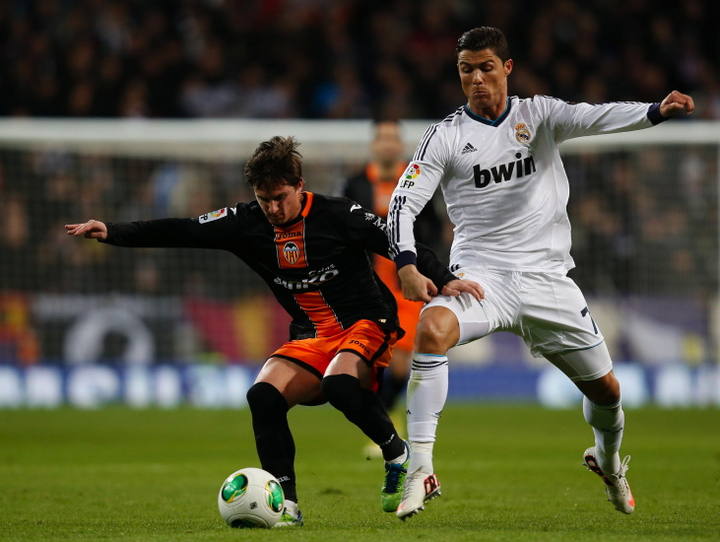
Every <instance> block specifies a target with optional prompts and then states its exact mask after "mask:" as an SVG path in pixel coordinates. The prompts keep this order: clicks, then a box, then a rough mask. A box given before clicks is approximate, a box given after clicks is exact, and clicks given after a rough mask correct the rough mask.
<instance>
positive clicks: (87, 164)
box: [0, 119, 720, 366]
mask: <svg viewBox="0 0 720 542" xmlns="http://www.w3.org/2000/svg"><path fill="white" fill-rule="evenodd" d="M429 124H430V121H408V122H404V123H402V125H403V134H404V138H405V140H406V142H407V150H408V155H409V154H411V152H412V150H413V147H414V146H415V144H416V142H417V141H418V140H419V139H420V137H421V136H422V134H423V133H424V131H425V129H426V128H427V126H428V125H429ZM371 133H372V126H371V123H370V122H369V121H299V120H157V121H155V120H51V119H5V120H0V225H1V226H2V227H1V228H0V314H1V315H3V316H4V318H2V319H0V356H2V358H3V360H4V361H9V362H10V363H14V364H34V363H37V362H53V361H55V362H62V363H67V364H86V363H89V362H93V361H96V360H98V359H100V360H104V361H106V362H110V363H118V362H120V361H122V362H123V363H130V364H136V365H152V364H157V363H164V362H176V363H181V364H182V363H190V362H197V361H214V362H228V363H234V362H247V361H248V360H250V361H255V362H257V361H260V360H262V359H263V357H264V355H265V354H267V352H268V351H270V349H271V348H273V347H274V345H276V344H278V343H280V342H282V341H283V340H285V338H286V325H287V318H286V316H285V315H284V314H283V313H282V311H281V310H279V309H277V308H276V307H275V304H274V303H272V302H270V301H269V294H268V292H267V289H266V288H265V286H264V285H263V284H262V283H261V282H260V281H259V279H257V277H255V276H254V275H253V274H252V273H251V272H250V271H249V270H247V269H246V268H245V267H244V266H243V265H242V264H241V263H239V262H238V261H237V259H235V258H234V257H233V256H231V255H229V254H224V253H215V252H211V251H201V250H189V251H188V250H185V251H180V250H166V251H161V250H150V249H142V250H128V249H118V248H109V247H106V246H103V245H99V244H97V243H94V242H93V243H91V242H89V241H83V240H79V239H70V238H67V237H66V236H64V232H63V224H64V223H67V222H74V221H80V220H86V219H88V218H98V219H102V220H106V221H125V220H139V219H147V218H159V217H163V216H199V215H200V214H203V213H205V212H207V211H210V210H213V209H217V208H219V207H223V206H226V205H228V204H232V203H234V202H236V201H243V200H245V201H247V200H248V199H249V198H251V197H252V194H251V193H250V192H249V191H248V190H247V188H246V187H245V181H244V179H243V173H242V169H243V165H244V161H245V160H246V159H247V158H248V156H249V155H250V153H251V152H252V151H253V150H254V148H255V147H256V146H257V144H258V143H259V142H260V141H262V140H265V139H268V138H270V137H272V136H274V135H293V136H295V137H297V139H298V140H299V141H300V142H301V148H300V150H301V152H302V154H303V156H304V160H305V165H304V176H305V178H306V180H307V181H308V185H309V189H311V190H316V191H318V192H324V193H331V194H332V193H337V192H338V187H339V186H340V183H341V182H342V180H343V179H344V178H345V177H346V176H348V175H350V174H351V173H353V172H354V171H356V170H357V169H359V168H360V167H362V165H363V162H364V161H365V160H366V159H367V158H368V144H369V142H370V137H371ZM561 150H562V153H563V159H564V162H565V165H566V169H567V172H568V177H569V179H570V183H571V191H570V194H571V195H570V203H569V206H568V210H569V213H570V216H571V222H572V224H573V256H574V258H575V260H576V263H577V265H578V268H577V269H576V270H575V271H573V274H572V275H571V276H573V278H574V279H575V280H576V281H577V282H578V283H579V284H580V285H581V287H582V288H583V291H584V292H585V293H586V295H587V296H588V297H589V298H590V301H591V306H592V308H593V312H594V314H595V318H596V320H598V321H600V322H601V325H602V327H603V331H604V333H605V335H606V337H607V339H608V343H609V345H610V347H611V350H613V353H614V356H615V358H616V359H627V360H628V361H639V362H641V363H645V364H648V365H659V364H670V363H678V364H684V365H690V366H693V365H695V366H701V365H707V364H717V363H718V362H720V346H718V345H719V344H720V338H719V337H718V335H719V333H720V332H719V331H718V330H719V329H720V316H719V313H720V310H719V309H718V299H719V297H720V296H719V295H718V288H719V287H718V284H719V283H720V271H719V269H720V255H719V251H718V246H719V245H720V230H719V228H718V222H719V219H718V216H719V213H720V211H719V209H720V190H719V187H720V123H713V122H700V121H674V122H668V123H665V124H662V125H660V126H658V127H655V128H652V129H648V130H641V131H637V132H629V133H623V134H614V135H605V136H596V137H587V138H579V139H575V140H571V141H569V142H566V143H565V144H563V146H562V147H561ZM473 348H474V349H470V350H467V351H465V352H464V353H463V352H460V353H458V358H459V359H463V358H464V359H465V360H466V361H468V362H472V363H492V362H497V361H499V360H507V359H509V358H516V359H515V360H514V361H517V360H523V359H524V360H525V361H527V362H530V363H533V362H532V361H531V360H527V359H526V358H527V354H526V352H525V351H524V349H523V348H522V347H521V346H518V345H517V344H516V343H514V342H512V341H511V340H509V339H504V338H500V339H497V340H495V339H494V338H493V339H492V340H490V341H483V342H482V344H480V343H478V344H477V345H476V346H475V347H473Z"/></svg>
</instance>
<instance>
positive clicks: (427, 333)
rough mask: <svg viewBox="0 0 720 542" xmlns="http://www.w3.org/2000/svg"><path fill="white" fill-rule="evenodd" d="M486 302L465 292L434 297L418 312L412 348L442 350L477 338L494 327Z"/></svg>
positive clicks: (431, 350) (435, 352) (437, 351)
mask: <svg viewBox="0 0 720 542" xmlns="http://www.w3.org/2000/svg"><path fill="white" fill-rule="evenodd" d="M486 303H487V302H486V301H483V302H481V301H478V300H477V299H475V298H474V297H473V296H471V295H470V294H467V293H463V294H460V295H458V296H444V295H441V296H437V297H434V298H433V299H432V301H430V303H428V304H427V305H426V306H425V308H424V309H423V311H422V313H421V314H420V322H419V323H418V336H417V339H416V347H415V348H416V351H417V352H422V353H427V354H444V353H445V352H447V350H449V349H450V348H452V347H453V346H455V345H457V344H465V343H468V342H470V341H474V340H476V339H480V338H482V337H484V336H485V335H488V334H489V333H491V332H492V331H494V327H495V325H494V323H493V319H492V317H491V315H490V312H489V311H488V308H487V306H486Z"/></svg>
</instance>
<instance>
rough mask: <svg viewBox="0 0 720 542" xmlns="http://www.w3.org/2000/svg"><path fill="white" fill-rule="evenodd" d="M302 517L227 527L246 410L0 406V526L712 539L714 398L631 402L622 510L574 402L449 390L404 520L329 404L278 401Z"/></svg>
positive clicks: (189, 533) (716, 503)
mask: <svg viewBox="0 0 720 542" xmlns="http://www.w3.org/2000/svg"><path fill="white" fill-rule="evenodd" d="M291 425H292V426H293V428H294V431H295V437H296V444H297V450H298V454H297V473H298V477H299V484H298V489H299V494H300V504H301V509H302V510H303V512H304V514H305V519H306V522H305V527H303V528H302V529H299V530H298V529H290V530H277V529H276V530H270V531H268V530H235V529H230V528H229V527H226V526H225V525H224V524H223V523H222V521H221V520H220V517H219V515H218V513H217V509H216V495H217V491H218V488H219V485H220V483H221V482H222V480H223V479H224V477H225V476H226V475H228V474H229V473H230V472H232V471H233V470H235V469H236V468H239V467H245V466H257V465H258V462H257V459H256V456H255V449H254V441H253V438H252V433H251V430H250V421H249V414H248V412H247V411H246V410H245V411H225V410H223V411H199V410H191V409H180V410H170V411H162V410H130V409H125V408H110V409H105V410H98V411H78V410H70V409H67V410H58V411H44V410H18V411H0V540H3V541H6V540H7V541H13V540H33V541H34V540H140V541H144V540H154V541H167V540H173V541H175V540H177V541H215V540H219V541H225V540H227V541H234V540H243V541H255V540H273V541H276V540H281V541H282V540H293V541H335V540H342V541H343V542H354V541H360V540H363V541H364V540H367V541H370V540H372V541H379V540H385V541H392V542H395V541H409V540H413V541H416V540H420V541H423V540H426V541H428V542H430V541H445V540H467V541H476V540H508V541H515V540H522V541H578V540H597V541H603V542H606V541H608V540H612V541H616V540H653V541H666V540H667V541H670V540H672V541H675V540H678V541H680V540H682V541H688V540H720V534H719V533H720V411H718V410H717V409H714V410H712V409H711V410H654V409H647V410H631V411H628V413H627V431H626V438H625V445H624V447H623V448H624V451H625V453H630V454H632V456H633V461H632V462H631V469H630V471H629V479H630V482H631V484H632V487H633V491H634V493H635V496H636V499H637V502H638V505H637V510H636V512H635V514H633V515H632V516H624V515H623V514H620V513H619V512H616V511H614V510H613V509H612V507H611V505H610V504H609V503H608V502H606V501H605V497H604V493H603V488H602V484H601V482H600V480H599V479H597V477H596V476H595V475H593V474H591V473H589V472H587V471H586V470H585V469H583V468H582V467H581V466H580V462H581V454H582V452H583V450H584V449H585V447H586V446H588V445H590V444H591V432H590V429H589V428H588V427H587V426H586V425H585V423H584V422H583V419H582V415H581V413H580V409H579V408H578V409H577V410H574V411H550V410H544V409H541V408H539V407H533V406H516V407H513V406H479V405H465V404H452V405H450V406H449V407H448V408H447V409H446V411H445V413H444V415H443V418H442V423H441V425H440V433H439V438H440V440H439V442H438V444H437V445H436V465H435V467H436V471H437V473H438V475H439V477H440V480H441V482H442V484H443V496H442V497H441V498H439V499H436V500H434V501H432V502H431V503H430V504H429V505H428V506H427V508H426V510H425V512H423V513H422V514H420V515H418V516H416V517H414V518H411V519H410V520H408V521H407V522H405V523H403V522H401V521H399V520H398V519H397V518H395V517H394V515H393V514H384V513H383V512H381V511H380V506H379V488H380V484H381V479H382V463H381V461H379V460H372V461H367V460H365V459H364V458H363V456H362V454H361V448H362V446H363V444H364V442H365V441H364V439H363V438H362V437H361V436H360V435H359V432H358V431H357V430H356V429H355V428H354V427H353V426H351V425H350V424H349V423H348V422H347V421H345V419H344V418H343V417H342V416H341V415H340V414H339V413H338V412H336V411H334V410H332V409H330V408H328V407H314V408H309V407H304V408H298V409H295V410H294V411H293V412H292V413H291Z"/></svg>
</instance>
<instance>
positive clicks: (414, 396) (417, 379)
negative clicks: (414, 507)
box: [407, 354, 448, 473]
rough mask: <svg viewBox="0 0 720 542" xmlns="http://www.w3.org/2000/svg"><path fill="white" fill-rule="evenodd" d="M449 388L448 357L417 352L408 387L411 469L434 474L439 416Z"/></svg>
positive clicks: (410, 470)
mask: <svg viewBox="0 0 720 542" xmlns="http://www.w3.org/2000/svg"><path fill="white" fill-rule="evenodd" d="M447 390H448V361H447V356H444V355H439V354H415V356H414V359H413V362H412V371H411V372H410V381H409V382H408V390H407V416H408V420H407V429H408V438H409V440H410V466H409V468H408V471H409V472H414V471H416V470H418V469H420V470H422V471H423V472H428V473H432V472H434V471H433V466H432V451H433V444H434V443H435V433H436V431H437V424H438V418H439V417H440V413H441V412H442V409H443V407H444V406H445V400H446V399H447Z"/></svg>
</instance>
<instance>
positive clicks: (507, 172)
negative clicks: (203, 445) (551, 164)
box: [473, 152, 535, 188]
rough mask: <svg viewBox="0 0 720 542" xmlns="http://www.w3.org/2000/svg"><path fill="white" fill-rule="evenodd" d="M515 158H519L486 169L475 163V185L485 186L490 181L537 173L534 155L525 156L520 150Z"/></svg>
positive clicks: (498, 181) (507, 179) (497, 181)
mask: <svg viewBox="0 0 720 542" xmlns="http://www.w3.org/2000/svg"><path fill="white" fill-rule="evenodd" d="M515 158H517V159H518V160H514V161H512V162H508V163H506V164H500V165H497V166H492V167H490V168H486V169H482V168H481V167H480V164H475V165H474V166H473V177H474V179H475V186H476V187H477V188H485V187H486V186H487V185H489V184H490V181H493V182H496V183H500V182H502V181H509V180H510V179H512V178H513V177H515V178H516V179H518V178H520V177H524V176H525V175H530V174H531V173H535V159H534V158H533V157H532V155H531V156H528V157H526V158H523V157H522V155H521V154H520V153H519V152H518V153H515Z"/></svg>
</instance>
